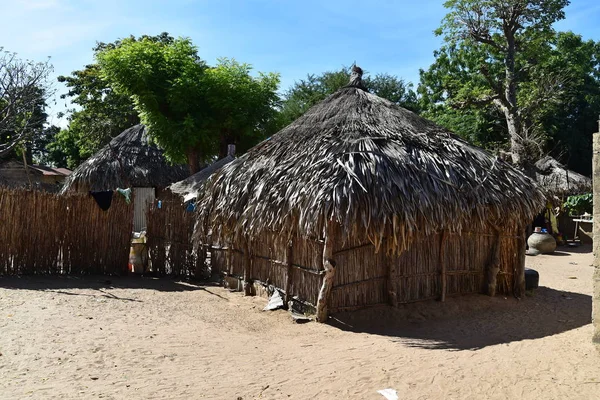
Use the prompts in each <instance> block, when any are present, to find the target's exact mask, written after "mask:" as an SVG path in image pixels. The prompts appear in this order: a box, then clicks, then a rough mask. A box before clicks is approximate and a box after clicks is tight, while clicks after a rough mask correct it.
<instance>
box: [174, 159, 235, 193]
mask: <svg viewBox="0 0 600 400" xmlns="http://www.w3.org/2000/svg"><path fill="white" fill-rule="evenodd" d="M233 160H235V157H234V156H232V155H228V156H226V157H223V158H221V159H220V160H217V161H215V162H214V163H212V164H210V165H209V166H207V167H206V168H203V169H202V170H200V171H198V172H196V173H195V174H194V175H192V176H189V177H187V178H185V179H184V180H182V181H179V182H175V183H173V184H172V185H170V186H169V187H167V189H169V190H170V191H171V192H173V193H174V194H177V195H179V196H181V197H182V198H183V200H184V201H188V200H192V199H195V198H197V197H198V195H199V194H200V193H201V191H202V186H203V185H204V184H205V183H206V180H207V179H208V178H209V177H210V176H211V175H212V174H214V173H215V172H216V171H218V170H220V169H221V168H223V167H224V166H225V165H227V164H229V163H230V162H232V161H233Z"/></svg>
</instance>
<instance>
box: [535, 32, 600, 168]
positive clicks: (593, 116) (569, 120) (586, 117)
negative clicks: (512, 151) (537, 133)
mask: <svg viewBox="0 0 600 400" xmlns="http://www.w3.org/2000/svg"><path fill="white" fill-rule="evenodd" d="M543 68H544V69H545V70H549V71H552V72H551V73H556V71H560V73H562V74H563V75H564V76H565V77H566V79H565V82H564V85H563V86H564V90H563V95H562V96H561V98H560V102H555V103H549V104H545V107H544V108H543V109H542V111H543V112H542V113H541V115H540V124H541V126H542V127H543V129H544V132H545V133H546V134H547V137H548V150H549V151H550V152H551V154H552V155H553V156H555V157H556V158H557V159H560V160H561V161H563V162H565V163H566V164H567V165H568V166H569V168H572V169H574V170H575V171H577V172H580V173H583V174H588V175H589V174H590V173H591V166H592V154H593V153H592V133H593V132H597V131H598V125H597V122H596V121H597V120H598V113H599V112H600V42H594V41H593V40H587V41H584V40H583V39H582V38H581V36H579V35H576V34H574V33H572V32H566V33H559V34H558V35H557V37H556V41H555V45H554V46H553V48H552V49H551V51H550V52H549V55H548V57H546V59H545V60H544V65H543Z"/></svg>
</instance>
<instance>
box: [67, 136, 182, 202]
mask: <svg viewBox="0 0 600 400" xmlns="http://www.w3.org/2000/svg"><path fill="white" fill-rule="evenodd" d="M148 139H149V138H148V133H147V129H146V127H145V126H144V125H135V126H133V127H131V128H129V129H127V130H125V131H123V133H121V134H120V135H119V136H117V137H115V138H114V139H112V140H111V141H110V143H108V144H107V145H106V146H104V147H103V148H102V149H100V150H99V151H98V152H97V153H96V154H94V155H93V156H91V157H90V158H88V159H87V160H86V161H85V162H83V163H82V164H81V165H80V166H79V167H77V168H76V169H75V170H74V171H73V173H71V175H69V177H68V178H67V180H66V181H65V184H64V186H63V188H62V191H61V193H66V192H69V191H78V192H87V191H88V190H92V191H101V190H114V189H116V188H118V187H122V188H125V187H159V188H164V187H166V186H167V185H169V184H171V183H172V182H177V181H179V180H181V179H184V178H185V177H187V176H188V175H189V174H188V170H187V168H186V167H185V166H184V165H169V164H168V163H167V160H166V159H165V157H164V155H163V152H162V150H160V149H159V148H158V147H156V145H154V144H153V143H151V142H150V141H149V140H148Z"/></svg>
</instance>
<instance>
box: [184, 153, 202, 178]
mask: <svg viewBox="0 0 600 400" xmlns="http://www.w3.org/2000/svg"><path fill="white" fill-rule="evenodd" d="M201 159H202V157H201V153H200V151H199V150H198V148H196V147H194V148H191V149H189V150H188V152H187V162H188V167H189V169H190V175H194V174H195V173H196V172H198V171H200V161H201Z"/></svg>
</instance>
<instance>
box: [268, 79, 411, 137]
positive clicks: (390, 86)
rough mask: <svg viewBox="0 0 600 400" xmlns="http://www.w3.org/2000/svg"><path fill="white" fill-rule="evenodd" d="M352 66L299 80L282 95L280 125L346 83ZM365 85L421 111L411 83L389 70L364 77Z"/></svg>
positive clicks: (401, 104)
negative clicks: (385, 72) (387, 72)
mask: <svg viewBox="0 0 600 400" xmlns="http://www.w3.org/2000/svg"><path fill="white" fill-rule="evenodd" d="M349 79H350V68H347V67H342V68H341V69H340V70H337V71H327V72H324V73H322V74H320V75H314V74H309V75H308V76H307V77H306V79H302V80H300V81H298V82H296V83H295V84H294V85H293V86H292V87H291V88H290V89H289V90H288V91H287V92H286V93H285V94H284V96H283V100H282V103H281V112H280V115H279V120H278V127H279V128H283V127H285V126H287V125H289V124H290V123H291V122H293V121H294V120H296V119H297V118H299V117H300V116H302V115H303V114H304V113H305V112H306V111H307V110H308V109H309V108H310V107H312V106H314V105H315V104H317V103H319V102H320V101H322V100H324V99H325V98H326V97H327V96H329V95H331V94H332V93H334V92H336V91H337V90H339V89H340V88H342V87H344V86H346V85H347V84H348V82H349ZM363 84H364V86H365V87H366V88H367V89H369V91H370V92H371V93H374V94H376V95H378V96H380V97H383V98H385V99H388V100H390V101H392V102H394V103H396V104H398V105H400V106H402V107H405V108H408V109H409V110H412V111H418V103H417V97H416V94H415V92H414V91H413V90H412V85H411V84H410V83H406V82H405V81H404V80H403V79H401V78H398V77H396V76H393V75H389V74H377V75H375V76H366V77H364V78H363Z"/></svg>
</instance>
